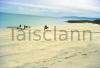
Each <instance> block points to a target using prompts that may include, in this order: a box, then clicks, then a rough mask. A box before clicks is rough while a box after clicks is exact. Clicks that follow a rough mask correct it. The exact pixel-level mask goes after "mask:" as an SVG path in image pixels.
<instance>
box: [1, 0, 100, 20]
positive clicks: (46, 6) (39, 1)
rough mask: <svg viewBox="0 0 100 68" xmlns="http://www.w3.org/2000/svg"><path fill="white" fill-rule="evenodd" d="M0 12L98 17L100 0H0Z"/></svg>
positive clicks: (99, 14)
mask: <svg viewBox="0 0 100 68" xmlns="http://www.w3.org/2000/svg"><path fill="white" fill-rule="evenodd" d="M0 12H5V13H15V14H27V15H37V16H51V17H63V16H79V17H96V18H100V0H0Z"/></svg>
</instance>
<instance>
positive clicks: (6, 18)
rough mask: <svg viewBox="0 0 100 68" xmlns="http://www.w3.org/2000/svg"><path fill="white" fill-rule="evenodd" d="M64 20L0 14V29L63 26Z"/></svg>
mask: <svg viewBox="0 0 100 68" xmlns="http://www.w3.org/2000/svg"><path fill="white" fill-rule="evenodd" d="M65 21H66V19H65V18H60V17H45V16H35V15H24V14H11V13H0V27H10V26H11V27H14V26H18V25H20V24H21V25H28V26H43V25H52V26H56V25H65V24H66V22H65Z"/></svg>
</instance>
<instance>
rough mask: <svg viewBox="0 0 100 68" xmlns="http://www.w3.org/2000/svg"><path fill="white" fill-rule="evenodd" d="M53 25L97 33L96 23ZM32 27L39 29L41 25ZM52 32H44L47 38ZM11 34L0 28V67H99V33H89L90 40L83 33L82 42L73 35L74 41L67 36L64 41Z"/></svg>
mask: <svg viewBox="0 0 100 68" xmlns="http://www.w3.org/2000/svg"><path fill="white" fill-rule="evenodd" d="M56 27H57V30H68V31H70V30H79V31H82V30H91V31H92V32H100V26H99V25H96V24H95V25H94V24H89V23H85V24H77V25H76V26H75V25H72V26H66V25H64V26H56ZM32 29H40V30H41V31H42V32H43V28H42V27H40V28H36V27H35V28H34V27H33V28H32ZM49 29H51V30H53V27H51V26H50V28H49ZM52 33H53V32H51V33H49V34H48V37H49V38H51V37H53V34H52ZM15 34H16V33H15ZM57 35H59V33H58V34H57ZM81 36H82V34H81ZM11 37H12V36H11V29H2V28H1V29H0V68H100V34H99V33H93V39H92V40H88V37H89V35H87V36H86V38H87V39H86V40H85V41H84V40H80V41H79V40H77V36H76V34H75V35H74V38H75V39H74V40H70V36H69V39H68V40H66V41H60V40H58V39H57V40H56V41H55V40H51V41H46V40H44V39H42V40H40V41H34V40H31V41H29V40H25V41H18V40H16V39H15V40H12V39H11ZM26 39H27V38H26ZM81 39H82V38H81Z"/></svg>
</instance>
